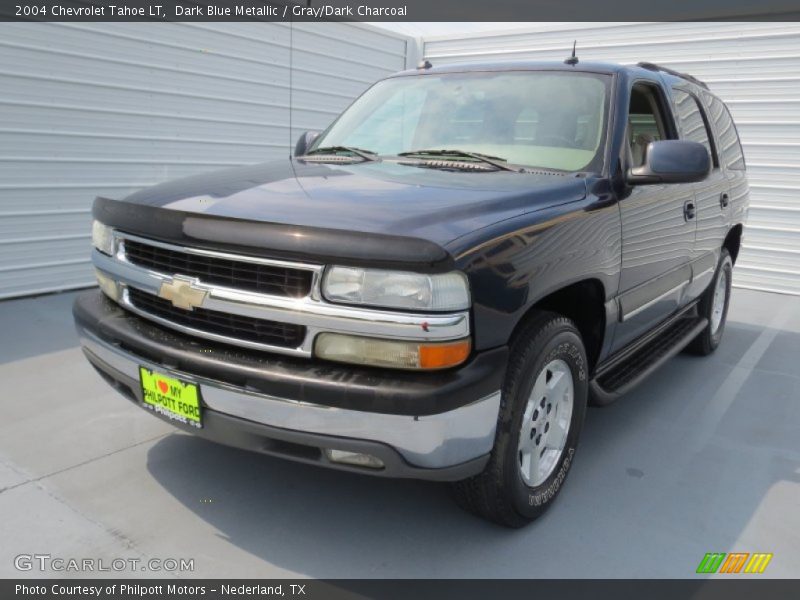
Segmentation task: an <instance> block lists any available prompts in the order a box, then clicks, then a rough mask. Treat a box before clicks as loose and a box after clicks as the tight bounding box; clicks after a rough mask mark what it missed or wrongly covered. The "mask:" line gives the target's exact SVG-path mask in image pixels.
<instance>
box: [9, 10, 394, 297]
mask: <svg viewBox="0 0 800 600" xmlns="http://www.w3.org/2000/svg"><path fill="white" fill-rule="evenodd" d="M290 34H291V36H292V42H293V46H294V53H293V66H294V69H293V75H292V84H293V93H292V94H293V106H294V111H293V115H292V129H293V130H292V131H291V132H289V111H288V103H289V69H288V64H289V40H290ZM409 41H410V40H409V38H406V37H404V36H400V35H397V34H394V33H390V32H387V31H383V30H379V29H377V28H372V27H370V26H368V25H363V24H357V23H354V24H346V23H324V24H306V23H303V24H295V25H294V28H293V30H292V31H291V32H290V28H289V26H288V25H286V24H281V23H164V24H160V23H147V24H139V23H2V24H0V298H6V297H11V296H19V295H25V294H32V293H38V292H46V291H54V290H62V289H69V288H75V287H83V286H86V285H91V284H93V275H92V273H91V269H90V268H89V261H88V256H89V247H90V212H89V211H90V207H91V202H92V199H93V198H94V197H95V196H97V195H106V196H110V197H121V196H124V195H126V194H128V193H130V192H132V191H134V190H135V189H137V188H140V187H144V186H147V185H151V184H154V183H158V182H161V181H164V180H167V179H172V178H175V177H180V176H183V175H190V174H192V173H197V172H202V171H207V170H211V169H216V168H223V167H226V166H233V165H240V164H246V163H254V162H259V161H262V160H269V159H274V158H280V157H284V156H287V155H288V153H289V149H290V147H292V146H293V145H294V141H295V140H296V138H297V137H298V136H299V134H300V133H301V132H302V131H304V130H308V129H313V130H321V129H323V128H325V127H326V126H327V125H328V124H329V123H330V122H331V120H332V119H333V118H334V117H335V116H336V115H337V114H338V113H339V112H340V111H341V110H342V109H343V108H345V107H346V106H347V105H348V104H349V103H350V102H351V101H352V100H353V99H354V98H355V97H356V96H358V95H359V94H360V93H361V92H362V91H363V90H364V89H365V88H366V87H367V86H369V85H370V84H372V83H373V82H374V81H375V80H376V79H379V78H381V77H383V76H385V75H387V74H389V73H393V72H395V71H398V70H401V69H403V68H405V67H406V64H407V63H406V55H407V53H408V46H409Z"/></svg>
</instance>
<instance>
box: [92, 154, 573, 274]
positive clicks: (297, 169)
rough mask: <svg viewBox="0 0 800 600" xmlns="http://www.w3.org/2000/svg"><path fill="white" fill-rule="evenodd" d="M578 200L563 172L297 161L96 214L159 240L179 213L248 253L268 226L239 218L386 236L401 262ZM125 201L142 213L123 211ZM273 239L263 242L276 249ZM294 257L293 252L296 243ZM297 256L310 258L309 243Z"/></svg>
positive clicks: (187, 183) (169, 186) (289, 231)
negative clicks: (233, 238) (412, 244)
mask: <svg viewBox="0 0 800 600" xmlns="http://www.w3.org/2000/svg"><path fill="white" fill-rule="evenodd" d="M585 195H586V187H585V184H584V180H583V179H581V178H578V177H574V176H571V175H555V174H547V173H541V174H535V173H530V174H527V173H526V174H520V173H513V172H508V171H487V172H483V171H478V172H454V171H442V170H436V169H427V168H420V167H415V166H408V165H402V164H397V163H394V162H388V161H387V162H369V163H356V164H346V165H341V164H338V165H336V164H320V163H310V162H305V161H302V160H296V159H295V160H291V161H289V160H283V161H275V162H269V163H262V164H256V165H249V166H245V167H237V168H234V169H227V170H224V171H218V172H213V173H208V174H203V175H197V176H192V177H187V178H184V179H180V180H175V181H170V182H167V183H163V184H160V185H156V186H153V187H150V188H147V189H144V190H142V191H139V192H136V193H134V194H132V195H130V196H128V197H127V198H125V199H124V200H123V201H122V203H116V202H109V201H103V202H105V204H103V205H101V206H100V207H99V208H98V206H97V205H96V210H95V213H96V216H98V217H99V218H101V220H104V221H105V222H109V224H112V225H116V226H119V227H125V226H126V223H124V222H121V221H120V218H121V216H125V215H127V216H129V217H130V216H131V215H133V214H134V213H136V214H137V215H138V218H136V219H129V224H130V226H131V228H132V231H134V232H138V233H143V234H148V233H151V234H152V235H155V236H157V237H166V238H173V239H174V238H175V236H174V235H167V233H166V229H162V230H161V234H159V232H158V231H156V230H155V229H153V228H156V227H157V225H156V224H155V223H156V222H165V221H170V222H172V223H173V225H175V220H176V218H177V217H178V215H181V217H180V218H181V219H182V222H181V224H180V227H181V229H182V234H183V235H184V236H188V237H191V238H194V239H204V240H209V241H211V242H226V241H230V240H225V239H221V238H222V237H230V234H229V233H228V234H225V233H222V230H223V229H225V228H226V227H227V228H232V227H234V226H236V227H238V231H239V234H237V238H238V239H239V241H240V242H242V243H245V244H246V245H248V246H250V245H253V246H257V245H258V244H261V245H263V244H265V241H264V240H265V238H264V235H265V232H267V231H268V229H265V228H264V227H261V228H259V229H258V233H256V230H253V231H251V232H250V233H251V234H252V235H248V234H247V229H246V227H243V225H242V224H241V222H242V221H244V222H246V223H247V224H249V225H250V226H251V228H252V227H255V226H256V225H269V226H271V229H269V231H273V232H282V235H283V237H286V238H288V237H291V236H294V238H297V239H300V240H302V239H304V236H306V237H305V239H306V241H309V240H310V239H312V238H314V239H319V236H318V235H316V236H315V235H311V234H312V232H322V231H324V232H326V236H325V237H327V238H330V239H331V240H335V239H337V238H339V239H340V240H341V239H344V236H345V235H346V236H347V238H349V240H350V241H349V242H348V243H353V244H357V243H358V241H354V240H353V238H358V237H363V238H364V239H367V240H368V239H372V240H380V238H385V241H384V242H383V245H384V246H386V245H387V243H388V241H390V240H391V241H392V242H393V243H392V244H391V245H392V246H393V248H394V251H395V252H396V253H398V254H399V253H401V252H405V253H406V254H405V255H404V256H408V255H409V254H408V253H409V252H411V249H410V248H409V247H407V246H408V241H409V240H419V241H421V242H424V243H423V244H417V248H418V249H421V248H422V247H423V246H427V250H425V251H424V252H422V255H424V256H422V255H420V256H418V257H417V259H419V260H421V261H431V260H435V259H434V258H433V256H434V255H435V254H441V253H442V252H444V251H443V250H441V249H442V248H443V247H444V246H445V245H447V244H448V243H449V242H451V241H453V240H455V239H456V238H459V237H461V236H463V235H464V234H467V233H470V232H474V231H476V230H479V229H482V228H485V227H487V226H489V225H491V224H493V223H496V222H498V221H502V220H505V219H508V218H510V217H513V216H517V215H520V214H524V213H527V212H531V211H536V210H540V209H542V208H547V207H550V206H554V205H558V204H564V203H567V202H574V201H576V200H580V199H582V198H584V197H585ZM112 204H123V205H125V206H124V207H120V206H116V207H112V206H111V205H112ZM131 204H135V205H137V206H138V207H141V208H137V209H136V210H131V209H132V208H133V207H132V206H131ZM143 207H149V208H150V209H151V210H142V208H143ZM134 221H135V222H134ZM223 222H224V223H225V225H222V224H221V223H223ZM233 222H239V223H240V225H236V224H235V223H233ZM151 223H152V224H153V225H150V224H151ZM211 223H213V226H212V225H211ZM176 226H177V225H176ZM212 229H213V233H212V231H211V230H212ZM353 233H358V234H363V236H353ZM307 234H308V235H307ZM248 237H257V238H258V244H257V243H256V242H255V240H253V239H251V240H250V242H248V241H247V238H248ZM278 237H279V236H275V235H273V236H271V238H272V240H274V241H275V243H276V244H277V243H278V241H279V240H278ZM215 238H216V239H215ZM285 241H286V240H284V242H285ZM282 243H283V242H282ZM287 243H288V242H287ZM284 245H285V244H284ZM340 245H341V244H340ZM404 245H405V246H406V247H405V248H404V247H403V246H404ZM271 247H273V246H271ZM434 247H435V248H434ZM276 249H278V248H276ZM286 249H287V248H281V249H278V250H286ZM436 249H438V250H436ZM295 250H300V242H297V245H296V248H295ZM386 252H388V250H386ZM299 253H300V254H302V253H303V252H299ZM305 253H306V254H309V255H313V254H314V252H313V251H311V250H310V249H309V247H308V246H306V247H305ZM289 254H294V255H297V254H298V252H289ZM411 254H414V253H413V252H411ZM445 254H446V253H445ZM439 258H441V257H439Z"/></svg>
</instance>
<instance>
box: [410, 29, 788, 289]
mask: <svg viewBox="0 0 800 600" xmlns="http://www.w3.org/2000/svg"><path fill="white" fill-rule="evenodd" d="M573 40H577V42H578V56H579V57H580V58H582V59H584V60H599V61H613V62H621V63H629V64H633V63H637V62H639V61H648V62H655V63H659V64H663V65H665V66H669V67H672V68H675V69H677V70H679V71H685V72H688V73H691V74H692V75H695V76H696V77H698V78H700V79H702V80H703V81H705V82H707V83H708V84H709V87H710V88H711V89H712V90H713V91H714V92H715V93H717V94H718V95H719V96H720V97H721V98H722V99H723V100H724V101H725V102H726V103H727V104H728V106H729V107H730V109H731V112H732V113H733V116H734V119H735V121H736V124H737V126H738V129H739V134H740V136H741V139H742V145H743V146H744V151H745V156H746V159H747V166H748V175H749V179H750V186H751V209H750V216H749V219H748V223H747V228H746V233H745V247H744V251H743V252H742V254H741V256H740V259H739V262H738V263H737V266H736V269H735V283H736V284H737V285H739V286H741V287H748V288H754V289H762V290H770V291H777V292H784V293H792V294H800V23H711V22H706V23H623V24H603V23H600V24H571V25H564V24H559V25H555V24H554V25H532V26H528V27H522V26H521V29H520V32H519V33H516V32H509V31H504V32H499V33H497V34H479V35H476V34H470V35H464V36H447V37H428V38H426V39H425V41H424V54H425V58H427V59H428V60H430V61H431V62H432V63H433V64H444V63H453V62H464V61H483V60H514V59H544V60H549V59H556V60H561V59H563V58H565V57H566V56H567V54H568V51H570V50H571V48H572V42H573Z"/></svg>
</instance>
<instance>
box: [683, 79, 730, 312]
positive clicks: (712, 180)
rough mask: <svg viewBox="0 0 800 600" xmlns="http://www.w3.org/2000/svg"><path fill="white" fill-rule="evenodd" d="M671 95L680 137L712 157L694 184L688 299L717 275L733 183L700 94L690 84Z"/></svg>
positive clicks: (698, 292)
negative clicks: (704, 174)
mask: <svg viewBox="0 0 800 600" xmlns="http://www.w3.org/2000/svg"><path fill="white" fill-rule="evenodd" d="M672 99H673V103H674V108H675V115H676V117H677V121H678V126H679V128H680V130H681V139H685V140H690V141H693V142H698V143H700V144H703V146H705V147H706V149H707V150H708V153H709V156H710V157H711V165H712V169H711V172H710V173H709V175H708V177H707V178H706V179H704V180H703V181H701V182H699V183H695V184H694V189H695V199H696V201H697V217H696V220H697V235H696V236H695V242H694V251H693V252H692V255H691V267H692V281H691V284H690V285H689V287H688V288H687V292H686V300H687V301H690V300H693V299H694V298H696V297H698V296H699V295H700V294H702V293H703V291H704V290H705V289H706V287H708V284H709V283H710V282H711V279H712V278H713V276H714V270H715V269H716V265H717V261H718V260H719V251H720V248H722V242H723V241H724V240H725V235H726V233H727V231H728V222H729V215H730V210H729V207H730V186H729V182H728V179H727V177H726V176H725V173H724V171H723V169H722V167H721V165H720V160H719V155H718V151H717V145H716V143H715V140H714V135H713V133H712V129H711V122H710V120H709V116H708V114H707V111H706V109H705V107H704V106H703V104H702V102H701V101H700V98H699V96H698V94H696V93H694V91H693V90H692V89H690V88H689V87H688V86H686V87H683V86H676V87H673V89H672Z"/></svg>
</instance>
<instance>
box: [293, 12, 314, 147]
mask: <svg viewBox="0 0 800 600" xmlns="http://www.w3.org/2000/svg"><path fill="white" fill-rule="evenodd" d="M309 1H310V0H309ZM292 12H294V11H292ZM293 34H294V19H293V18H292V13H289V160H290V161H291V160H292V157H293V156H294V153H293V152H292V87H293V86H292V71H293V66H294V64H293V62H294V39H293V38H294V35H293Z"/></svg>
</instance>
